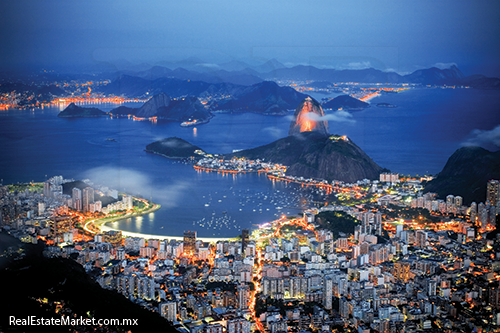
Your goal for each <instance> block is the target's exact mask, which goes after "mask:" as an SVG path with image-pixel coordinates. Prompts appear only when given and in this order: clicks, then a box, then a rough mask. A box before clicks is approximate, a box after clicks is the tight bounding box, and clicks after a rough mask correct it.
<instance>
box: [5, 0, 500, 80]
mask: <svg viewBox="0 0 500 333" xmlns="http://www.w3.org/2000/svg"><path fill="white" fill-rule="evenodd" d="M0 12H1V13H2V19H1V20H0V33H1V41H2V51H1V53H0V55H1V56H0V63H1V67H2V68H1V69H18V68H32V67H33V68H34V67H37V66H44V67H47V68H49V69H50V68H51V67H54V68H55V67H57V66H61V65H84V64H85V65H88V64H109V63H118V62H120V61H122V62H123V61H128V62H133V63H141V62H147V63H149V64H151V65H154V64H155V63H159V62H161V61H176V60H180V59H185V58H189V57H196V58H199V59H201V60H202V61H203V62H206V63H207V66H210V65H211V64H213V63H219V64H220V63H224V62H228V61H231V60H238V59H241V60H243V61H246V62H261V61H266V60H268V59H271V58H276V59H278V60H279V61H280V62H282V63H284V64H286V65H289V66H290V65H296V64H311V65H315V66H318V67H331V68H338V69H344V68H354V69H356V68H359V69H360V68H367V67H374V68H378V69H382V70H394V71H397V72H399V73H408V72H412V71H414V70H416V69H419V68H428V67H431V66H437V67H441V68H443V67H447V66H449V65H450V64H456V65H457V66H458V67H459V68H460V69H461V70H462V71H463V72H464V74H465V75H471V74H475V73H480V74H484V75H487V76H496V77H500V66H499V64H498V59H500V43H499V36H500V1H491V0H479V1H469V0H468V1H463V0H458V1H457V0H453V1H435V0H419V1H400V0H397V1H353V0H349V1H334V0H326V1H295V0H286V1H285V0H271V1H270V0H253V1H245V2H243V1H234V0H227V1H226V0H199V1H198V0H183V1H165V0H147V1H140V2H139V1H136V0H120V1H110V0H104V1H103V0H98V1H94V0H91V1H75V0H52V1H51V0H48V1H47V0H46V1H30V0H18V1H1V2H0Z"/></svg>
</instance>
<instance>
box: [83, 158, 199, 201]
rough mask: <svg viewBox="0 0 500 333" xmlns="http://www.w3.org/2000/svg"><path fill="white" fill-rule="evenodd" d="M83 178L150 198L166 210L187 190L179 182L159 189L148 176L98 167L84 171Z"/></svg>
mask: <svg viewBox="0 0 500 333" xmlns="http://www.w3.org/2000/svg"><path fill="white" fill-rule="evenodd" d="M84 178H89V179H90V180H91V181H92V182H93V183H95V184H99V185H103V186H108V187H109V188H113V189H116V190H118V191H124V192H127V193H132V194H133V195H141V196H142V197H144V198H148V199H149V198H150V197H151V198H153V200H154V201H157V202H160V203H161V204H162V206H164V207H167V208H171V207H176V206H178V204H179V202H180V201H181V200H182V198H183V194H184V193H186V191H187V190H188V189H189V184H188V183H186V182H180V181H176V182H172V183H171V184H170V185H168V186H162V187H161V188H159V187H158V186H157V185H156V184H155V183H154V181H153V180H152V179H151V178H150V177H149V176H147V175H145V174H143V173H141V172H138V171H135V170H130V169H124V168H112V167H98V168H94V169H90V170H88V171H86V172H85V173H84Z"/></svg>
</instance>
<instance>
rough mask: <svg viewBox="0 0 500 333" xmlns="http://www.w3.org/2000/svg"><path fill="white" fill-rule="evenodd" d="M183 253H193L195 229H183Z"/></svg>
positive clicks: (194, 249)
mask: <svg viewBox="0 0 500 333" xmlns="http://www.w3.org/2000/svg"><path fill="white" fill-rule="evenodd" d="M183 250H184V253H186V254H187V255H193V254H194V253H195V252H196V231H184V244H183Z"/></svg>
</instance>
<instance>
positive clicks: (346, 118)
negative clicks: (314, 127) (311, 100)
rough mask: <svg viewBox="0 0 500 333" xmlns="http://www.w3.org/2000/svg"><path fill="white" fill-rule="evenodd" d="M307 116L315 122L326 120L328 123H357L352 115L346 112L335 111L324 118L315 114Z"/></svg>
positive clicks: (311, 113) (310, 113)
mask: <svg viewBox="0 0 500 333" xmlns="http://www.w3.org/2000/svg"><path fill="white" fill-rule="evenodd" d="M305 116H306V117H307V118H309V119H311V120H313V121H322V120H326V121H335V122H339V123H342V122H344V123H355V122H356V121H355V120H354V119H353V118H352V114H350V113H349V112H347V111H345V110H338V111H335V112H333V113H329V114H327V115H324V116H323V117H321V116H318V115H317V114H316V113H314V112H309V113H306V114H305Z"/></svg>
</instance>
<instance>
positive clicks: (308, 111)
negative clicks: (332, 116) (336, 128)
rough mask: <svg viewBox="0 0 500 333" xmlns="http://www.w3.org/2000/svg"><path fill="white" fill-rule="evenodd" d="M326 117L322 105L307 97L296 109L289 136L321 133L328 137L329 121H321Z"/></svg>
mask: <svg viewBox="0 0 500 333" xmlns="http://www.w3.org/2000/svg"><path fill="white" fill-rule="evenodd" d="M324 116H325V112H324V111H323V109H322V108H321V105H319V103H318V102H317V101H316V100H314V99H313V98H311V97H309V96H307V97H306V98H305V99H304V100H303V101H302V102H300V104H299V106H298V107H297V109H295V113H294V115H293V120H292V123H291V124H290V130H289V131H288V135H296V134H299V133H302V132H319V133H321V134H323V135H328V134H329V129H328V121H326V120H322V119H321V118H322V117H324Z"/></svg>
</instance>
